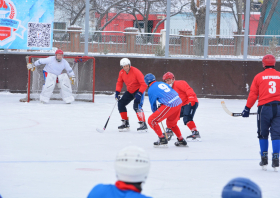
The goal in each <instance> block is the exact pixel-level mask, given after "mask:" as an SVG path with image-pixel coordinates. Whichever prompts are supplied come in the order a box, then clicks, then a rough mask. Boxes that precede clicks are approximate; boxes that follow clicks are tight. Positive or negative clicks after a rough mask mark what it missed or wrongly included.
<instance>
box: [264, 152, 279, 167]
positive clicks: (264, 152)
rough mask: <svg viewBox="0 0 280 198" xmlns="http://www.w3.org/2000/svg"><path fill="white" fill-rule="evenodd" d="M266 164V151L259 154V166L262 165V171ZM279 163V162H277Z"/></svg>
mask: <svg viewBox="0 0 280 198" xmlns="http://www.w3.org/2000/svg"><path fill="white" fill-rule="evenodd" d="M267 164H268V158H267V152H263V153H262V155H261V162H260V166H261V167H262V169H263V170H264V171H266V170H267ZM278 165H279V164H278Z"/></svg>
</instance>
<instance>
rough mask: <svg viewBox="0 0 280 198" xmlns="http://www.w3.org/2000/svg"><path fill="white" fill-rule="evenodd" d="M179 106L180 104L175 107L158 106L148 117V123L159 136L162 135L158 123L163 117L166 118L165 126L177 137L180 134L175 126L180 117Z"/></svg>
mask: <svg viewBox="0 0 280 198" xmlns="http://www.w3.org/2000/svg"><path fill="white" fill-rule="evenodd" d="M181 107H182V105H178V106H177V107H168V106H165V105H161V106H160V108H158V109H157V110H156V111H155V112H154V113H153V114H152V115H151V116H150V117H149V119H148V123H149V125H150V127H151V128H152V129H153V130H154V131H155V132H156V134H157V135H158V136H159V137H162V131H161V129H160V126H159V125H158V123H159V122H161V121H163V120H164V119H166V124H167V127H168V128H170V129H171V130H172V131H173V132H174V133H175V135H176V136H177V137H178V138H180V137H181V136H182V134H181V131H180V129H179V127H178V126H177V122H178V120H179V119H180V112H181Z"/></svg>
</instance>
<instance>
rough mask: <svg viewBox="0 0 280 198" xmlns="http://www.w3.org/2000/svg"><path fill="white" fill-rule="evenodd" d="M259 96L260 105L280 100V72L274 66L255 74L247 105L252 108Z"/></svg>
mask: <svg viewBox="0 0 280 198" xmlns="http://www.w3.org/2000/svg"><path fill="white" fill-rule="evenodd" d="M258 97H259V103H258V106H261V105H264V104H267V103H269V102H272V101H280V72H278V71H276V70H275V69H274V68H268V69H265V70H264V71H263V72H260V73H258V74H257V75H256V76H255V78H254V80H253V82H252V85H251V88H250V93H249V96H248V99H247V104H246V106H247V107H248V108H251V107H252V106H253V105H254V104H255V102H256V100H257V99H258Z"/></svg>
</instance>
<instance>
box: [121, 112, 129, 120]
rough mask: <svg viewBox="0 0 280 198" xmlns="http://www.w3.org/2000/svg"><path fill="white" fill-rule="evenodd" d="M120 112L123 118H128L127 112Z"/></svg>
mask: <svg viewBox="0 0 280 198" xmlns="http://www.w3.org/2000/svg"><path fill="white" fill-rule="evenodd" d="M120 114H121V117H122V119H123V120H128V117H127V112H121V113H120Z"/></svg>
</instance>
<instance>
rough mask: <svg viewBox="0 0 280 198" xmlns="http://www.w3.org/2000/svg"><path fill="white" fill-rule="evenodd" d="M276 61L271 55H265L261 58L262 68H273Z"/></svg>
mask: <svg viewBox="0 0 280 198" xmlns="http://www.w3.org/2000/svg"><path fill="white" fill-rule="evenodd" d="M275 63H276V59H275V57H274V56H273V55H271V54H267V55H265V56H264V57H263V59H262V64H263V67H264V68H265V67H266V66H275Z"/></svg>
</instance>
